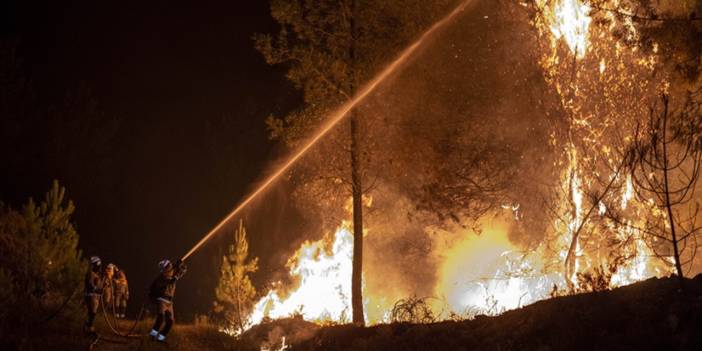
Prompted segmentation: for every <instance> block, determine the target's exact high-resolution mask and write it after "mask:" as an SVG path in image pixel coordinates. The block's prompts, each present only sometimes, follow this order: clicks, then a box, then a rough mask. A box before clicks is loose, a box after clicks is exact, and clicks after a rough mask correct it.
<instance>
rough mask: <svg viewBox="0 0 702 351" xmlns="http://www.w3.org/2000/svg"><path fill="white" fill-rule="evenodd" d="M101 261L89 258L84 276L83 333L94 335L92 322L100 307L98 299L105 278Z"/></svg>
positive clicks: (96, 258)
mask: <svg viewBox="0 0 702 351" xmlns="http://www.w3.org/2000/svg"><path fill="white" fill-rule="evenodd" d="M101 268H102V261H101V260H100V257H97V256H93V257H90V268H89V269H88V272H87V273H86V274H85V300H84V301H85V307H86V310H87V312H88V317H87V319H86V321H85V332H86V333H95V328H94V327H93V322H94V321H95V316H96V315H97V311H98V308H99V307H100V299H101V298H102V291H103V288H104V286H105V276H104V273H103V271H102V269H101Z"/></svg>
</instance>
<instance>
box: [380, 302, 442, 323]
mask: <svg viewBox="0 0 702 351" xmlns="http://www.w3.org/2000/svg"><path fill="white" fill-rule="evenodd" d="M391 318H392V321H393V322H396V323H403V322H404V323H433V322H435V321H436V317H435V316H434V312H432V310H431V307H429V304H427V298H420V297H416V296H410V297H408V298H406V299H400V300H398V301H397V302H395V305H394V306H393V308H392V313H391Z"/></svg>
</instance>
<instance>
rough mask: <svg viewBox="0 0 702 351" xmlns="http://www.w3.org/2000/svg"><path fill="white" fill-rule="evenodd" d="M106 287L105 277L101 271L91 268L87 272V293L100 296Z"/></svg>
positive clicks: (87, 294)
mask: <svg viewBox="0 0 702 351" xmlns="http://www.w3.org/2000/svg"><path fill="white" fill-rule="evenodd" d="M104 287H105V279H104V278H103V276H102V275H101V274H100V273H99V272H95V271H93V270H92V269H89V270H88V273H86V274H85V295H86V296H100V295H102V290H103V288H104Z"/></svg>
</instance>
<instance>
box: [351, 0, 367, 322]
mask: <svg viewBox="0 0 702 351" xmlns="http://www.w3.org/2000/svg"><path fill="white" fill-rule="evenodd" d="M348 4H349V31H350V34H351V35H350V36H349V39H350V40H349V63H350V65H351V80H350V89H349V91H350V92H351V96H353V95H355V94H356V88H357V82H356V72H355V70H354V65H355V61H356V39H357V27H356V14H357V13H358V12H357V6H358V3H357V1H356V0H350V2H349V3H348ZM349 113H350V116H349V123H350V134H351V148H350V149H351V193H352V196H353V270H352V272H351V310H352V315H353V324H355V325H360V326H363V325H365V324H366V322H365V317H364V316H363V184H362V181H361V172H360V168H361V165H360V162H359V156H360V155H359V154H360V150H359V138H358V117H357V115H356V111H355V110H351V111H350V112H349Z"/></svg>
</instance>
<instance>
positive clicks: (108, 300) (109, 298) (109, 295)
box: [102, 263, 117, 311]
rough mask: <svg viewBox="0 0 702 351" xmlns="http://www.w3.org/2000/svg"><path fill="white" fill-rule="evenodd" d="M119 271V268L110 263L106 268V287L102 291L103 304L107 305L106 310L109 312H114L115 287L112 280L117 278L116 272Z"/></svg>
mask: <svg viewBox="0 0 702 351" xmlns="http://www.w3.org/2000/svg"><path fill="white" fill-rule="evenodd" d="M116 270H117V266H115V265H114V264H113V263H109V264H108V265H107V266H106V267H105V286H104V287H103V290H102V302H103V303H104V304H105V308H106V309H107V310H108V311H113V310H114V305H113V303H114V300H113V298H114V296H115V294H114V292H115V290H114V286H113V283H112V279H114V277H115V271H116Z"/></svg>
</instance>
